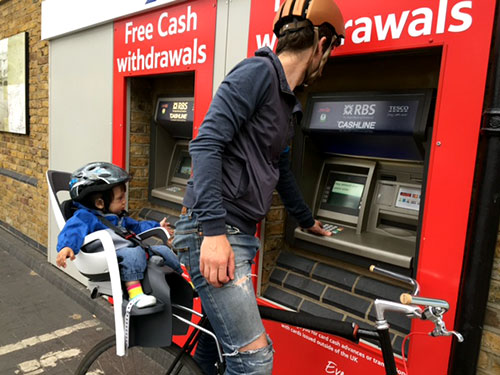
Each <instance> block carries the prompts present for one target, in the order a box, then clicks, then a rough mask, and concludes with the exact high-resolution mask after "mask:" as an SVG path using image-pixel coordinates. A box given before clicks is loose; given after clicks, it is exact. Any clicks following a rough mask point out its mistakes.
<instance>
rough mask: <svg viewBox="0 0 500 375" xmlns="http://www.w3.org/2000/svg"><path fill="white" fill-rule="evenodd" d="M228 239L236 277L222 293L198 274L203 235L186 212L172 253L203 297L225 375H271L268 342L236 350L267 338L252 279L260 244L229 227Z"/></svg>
mask: <svg viewBox="0 0 500 375" xmlns="http://www.w3.org/2000/svg"><path fill="white" fill-rule="evenodd" d="M226 235H227V239H228V240H229V243H230V244H231V246H232V248H233V251H234V256H235V273H234V280H232V281H230V282H228V283H227V284H225V285H224V286H222V287H221V288H215V287H213V286H211V285H210V284H209V283H208V282H207V280H206V279H205V277H203V275H202V274H201V273H200V246H201V242H202V240H203V233H202V231H201V225H200V224H199V223H198V220H197V218H196V214H194V213H192V212H188V214H187V215H181V217H180V219H179V221H178V222H177V223H176V229H175V236H174V242H173V248H174V249H175V250H177V252H178V256H179V259H180V261H181V262H182V263H184V265H185V266H186V267H187V269H188V271H189V274H190V276H191V280H192V282H193V284H194V286H195V287H196V290H197V291H198V294H199V295H200V297H201V301H202V305H203V310H204V311H205V313H206V314H207V316H208V318H209V320H210V323H211V325H212V327H213V329H214V331H215V334H216V336H217V338H218V339H219V341H220V343H221V345H222V348H223V351H224V356H225V359H226V366H227V367H226V374H227V375H235V374H246V375H268V374H271V373H272V366H273V348H272V343H271V342H270V340H269V339H268V342H269V344H268V345H267V346H266V347H264V348H261V349H257V350H250V351H244V352H240V351H239V349H240V348H242V347H244V346H246V345H248V344H250V343H252V342H254V341H255V340H256V339H258V338H259V337H260V336H261V335H262V334H263V333H265V329H264V325H263V324H262V320H261V318H260V315H259V310H258V307H257V301H256V299H255V293H254V289H253V285H252V275H251V266H252V263H253V259H254V258H255V254H256V252H257V249H258V248H259V240H258V239H257V238H256V237H254V236H250V235H246V234H243V233H241V232H239V230H237V229H236V228H232V227H228V229H227V233H226ZM211 365H212V366H213V362H212V364H211ZM202 367H203V364H202ZM207 373H208V372H207Z"/></svg>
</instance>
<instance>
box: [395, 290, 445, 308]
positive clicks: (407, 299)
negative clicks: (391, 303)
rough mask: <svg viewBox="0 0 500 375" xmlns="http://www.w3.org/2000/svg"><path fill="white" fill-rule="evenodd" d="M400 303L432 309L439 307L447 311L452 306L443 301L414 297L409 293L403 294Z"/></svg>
mask: <svg viewBox="0 0 500 375" xmlns="http://www.w3.org/2000/svg"><path fill="white" fill-rule="evenodd" d="M400 301H401V303H402V304H403V305H422V306H430V307H439V308H441V309H444V310H446V311H448V310H449V309H450V305H449V304H448V302H446V301H444V300H442V299H435V298H425V297H417V296H412V295H411V294H409V293H403V294H401V297H400Z"/></svg>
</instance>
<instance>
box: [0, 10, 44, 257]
mask: <svg viewBox="0 0 500 375" xmlns="http://www.w3.org/2000/svg"><path fill="white" fill-rule="evenodd" d="M40 17H41V0H29V1H28V0H8V1H6V0H4V1H0V39H4V38H7V37H10V36H13V35H16V34H19V33H21V32H28V64H29V65H28V70H29V81H28V91H29V94H28V95H29V96H28V100H29V101H28V111H29V117H28V123H29V125H28V126H29V135H18V134H10V133H5V132H0V168H1V169H2V170H3V171H4V172H6V173H4V174H1V175H0V207H1V209H0V222H1V223H3V224H7V227H8V228H11V229H14V230H15V231H16V232H17V234H21V236H23V237H25V238H26V237H27V238H29V239H31V240H32V241H35V242H36V244H35V245H36V246H38V247H40V248H41V249H43V248H46V246H47V184H46V182H45V172H46V170H47V167H48V107H49V102H48V53H49V49H48V43H47V42H44V41H41V40H40V34H41V27H40ZM11 172H15V173H16V174H17V175H16V176H17V177H21V178H20V179H21V180H26V179H28V178H32V179H33V180H32V181H33V182H35V181H36V186H33V185H30V184H27V183H25V182H22V181H19V179H16V178H12V177H10V176H8V175H10V173H11ZM5 174H7V175H5Z"/></svg>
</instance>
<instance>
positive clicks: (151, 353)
mask: <svg viewBox="0 0 500 375" xmlns="http://www.w3.org/2000/svg"><path fill="white" fill-rule="evenodd" d="M115 344H116V342H115V336H110V337H107V338H105V339H104V340H102V341H100V342H99V343H97V344H96V345H95V346H94V347H93V348H92V349H90V350H89V351H88V353H87V354H86V355H85V356H84V357H83V359H82V360H81V361H80V363H79V365H78V367H77V369H76V371H75V375H111V374H113V375H136V374H148V375H149V374H151V375H155V374H165V375H168V374H179V375H203V372H202V371H201V370H200V368H199V367H198V365H197V364H196V362H195V361H194V359H193V358H192V357H191V356H190V355H188V354H186V353H185V354H183V355H182V357H181V359H180V361H179V363H178V364H177V366H176V367H175V368H174V370H173V371H172V372H171V373H167V370H168V368H169V367H170V365H171V364H172V362H173V360H174V359H175V357H176V355H177V354H178V353H179V352H180V351H181V348H180V347H179V346H178V345H176V344H173V343H172V345H171V346H168V347H162V348H143V347H133V348H129V350H128V352H127V354H126V355H125V356H123V357H119V356H117V355H116V345H115Z"/></svg>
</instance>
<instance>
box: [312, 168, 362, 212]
mask: <svg viewBox="0 0 500 375" xmlns="http://www.w3.org/2000/svg"><path fill="white" fill-rule="evenodd" d="M365 184H366V176H357V175H351V174H345V173H338V172H331V173H330V175H329V176H328V180H327V183H326V187H325V192H324V195H323V200H322V202H321V209H323V210H327V211H333V212H339V213H341V214H347V215H352V216H358V215H359V210H360V205H361V197H362V195H363V191H364V188H365Z"/></svg>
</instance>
